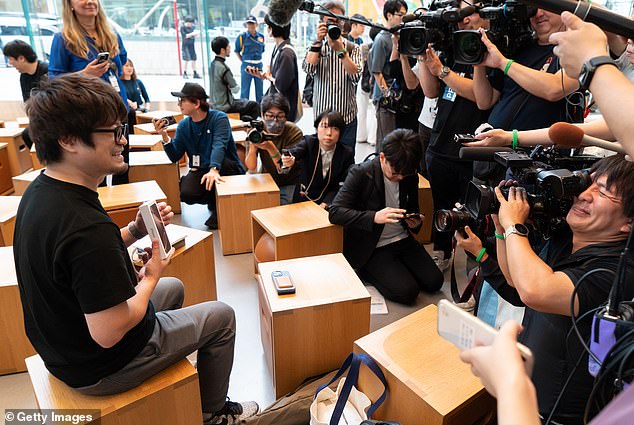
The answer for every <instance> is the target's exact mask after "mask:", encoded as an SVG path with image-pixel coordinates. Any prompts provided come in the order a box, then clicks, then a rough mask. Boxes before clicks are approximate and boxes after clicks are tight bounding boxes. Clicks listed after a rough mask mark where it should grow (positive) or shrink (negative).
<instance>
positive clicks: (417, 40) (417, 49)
mask: <svg viewBox="0 0 634 425" xmlns="http://www.w3.org/2000/svg"><path fill="white" fill-rule="evenodd" d="M399 34H400V36H399V41H398V51H399V52H400V53H402V54H404V55H410V56H414V55H422V54H424V53H425V51H426V50H427V36H426V31H425V28H423V27H422V26H412V27H407V26H406V27H404V28H402V29H401V31H400V33H399Z"/></svg>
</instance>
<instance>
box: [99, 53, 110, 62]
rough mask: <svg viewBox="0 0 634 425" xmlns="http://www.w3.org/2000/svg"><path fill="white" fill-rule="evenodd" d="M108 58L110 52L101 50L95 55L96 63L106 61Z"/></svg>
mask: <svg viewBox="0 0 634 425" xmlns="http://www.w3.org/2000/svg"><path fill="white" fill-rule="evenodd" d="M108 59H110V53H108V52H101V53H99V54H98V55H97V63H98V64H102V63H104V62H107V61H108Z"/></svg>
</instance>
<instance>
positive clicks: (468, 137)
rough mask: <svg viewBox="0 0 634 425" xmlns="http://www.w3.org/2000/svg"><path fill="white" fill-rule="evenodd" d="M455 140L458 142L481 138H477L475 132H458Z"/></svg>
mask: <svg viewBox="0 0 634 425" xmlns="http://www.w3.org/2000/svg"><path fill="white" fill-rule="evenodd" d="M453 140H454V142H456V143H470V142H479V141H480V139H476V138H475V136H474V135H473V134H456V135H454V136H453Z"/></svg>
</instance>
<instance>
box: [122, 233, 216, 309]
mask: <svg viewBox="0 0 634 425" xmlns="http://www.w3.org/2000/svg"><path fill="white" fill-rule="evenodd" d="M167 230H168V235H169V234H172V232H174V233H179V234H181V235H182V234H184V235H185V244H184V245H182V246H179V247H178V248H176V250H175V252H174V255H173V256H172V261H171V262H170V264H169V265H168V266H167V267H166V268H165V270H164V271H163V274H162V275H163V276H171V277H177V278H179V279H180V280H181V281H182V282H183V284H184V285H185V301H184V302H183V306H185V307H187V306H190V305H194V304H198V303H202V302H206V301H215V300H216V299H217V295H216V268H215V264H214V241H213V234H212V233H210V232H206V231H204V230H197V229H191V228H189V227H184V226H178V225H176V224H170V225H168V226H167ZM149 246H151V242H150V238H148V237H147V236H146V237H145V238H143V239H140V240H138V241H136V242H135V243H134V244H132V245H131V247H130V249H135V248H136V247H138V248H141V249H143V248H146V247H149Z"/></svg>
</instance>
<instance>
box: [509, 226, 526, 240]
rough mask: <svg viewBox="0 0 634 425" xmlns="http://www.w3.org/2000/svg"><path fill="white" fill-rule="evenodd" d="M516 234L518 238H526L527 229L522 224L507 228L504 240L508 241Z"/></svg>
mask: <svg viewBox="0 0 634 425" xmlns="http://www.w3.org/2000/svg"><path fill="white" fill-rule="evenodd" d="M513 234H517V235H520V236H524V237H527V236H528V227H526V226H524V225H523V224H522V223H517V224H514V225H512V226H509V228H508V229H506V231H505V232H504V239H508V238H509V236H511V235H513Z"/></svg>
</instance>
